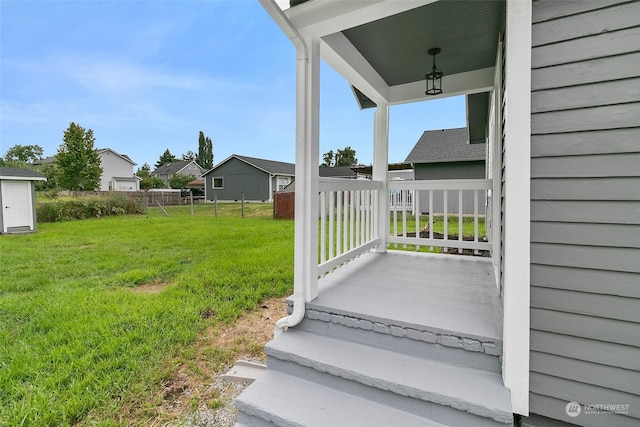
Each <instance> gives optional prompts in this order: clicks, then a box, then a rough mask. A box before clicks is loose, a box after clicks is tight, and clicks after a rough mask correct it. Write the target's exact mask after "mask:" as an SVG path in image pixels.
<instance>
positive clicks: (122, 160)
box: [34, 148, 142, 191]
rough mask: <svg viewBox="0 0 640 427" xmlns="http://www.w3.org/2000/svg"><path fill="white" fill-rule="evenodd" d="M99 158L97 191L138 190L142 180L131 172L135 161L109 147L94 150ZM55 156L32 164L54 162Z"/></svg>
mask: <svg viewBox="0 0 640 427" xmlns="http://www.w3.org/2000/svg"><path fill="white" fill-rule="evenodd" d="M96 151H97V153H98V157H99V158H100V167H101V168H102V175H101V176H100V187H99V188H98V191H140V181H141V180H142V179H141V178H139V177H138V176H136V174H135V173H134V172H133V167H134V166H135V165H136V162H134V161H133V160H131V158H129V156H127V155H126V154H120V153H118V152H116V151H115V150H112V149H111V148H99V149H97V150H96ZM55 161H56V156H49V157H46V158H44V159H42V160H38V161H36V162H34V164H45V163H54V162H55Z"/></svg>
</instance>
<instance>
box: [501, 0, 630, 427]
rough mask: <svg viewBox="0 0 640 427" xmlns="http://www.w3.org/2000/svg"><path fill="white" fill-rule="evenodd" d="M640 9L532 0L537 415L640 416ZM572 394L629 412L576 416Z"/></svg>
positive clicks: (591, 422) (596, 421)
mask: <svg viewBox="0 0 640 427" xmlns="http://www.w3.org/2000/svg"><path fill="white" fill-rule="evenodd" d="M639 16H640V2H628V3H624V2H621V1H597V2H596V1H588V2H575V1H557V0H553V1H552V0H541V1H535V2H533V34H532V44H533V49H532V72H531V78H532V99H531V107H532V117H531V133H532V137H531V156H532V158H531V352H530V356H531V358H530V362H531V364H530V371H531V372H530V409H531V412H532V413H533V414H537V415H534V416H533V417H532V418H531V419H532V420H536V419H542V420H543V421H542V422H541V423H539V424H536V425H544V422H545V421H544V419H543V418H539V416H544V417H548V418H553V419H558V420H563V421H565V422H570V423H573V424H577V425H583V426H602V425H610V426H614V425H615V426H631V425H635V426H637V425H640V262H638V261H639V260H640V67H639V66H638V64H640V25H639V23H640V21H639V20H638V17H639ZM507 167H508V165H507ZM571 401H575V402H578V403H580V404H583V405H585V404H587V405H592V404H596V405H597V404H618V405H622V406H618V411H619V412H623V414H613V413H605V414H590V413H587V412H588V411H587V409H589V408H588V407H584V406H583V407H582V408H581V410H582V412H581V413H580V414H579V415H577V416H574V417H572V416H569V414H567V411H566V408H567V403H568V402H571ZM625 405H628V406H625ZM572 415H575V413H574V414H572ZM528 425H533V424H528Z"/></svg>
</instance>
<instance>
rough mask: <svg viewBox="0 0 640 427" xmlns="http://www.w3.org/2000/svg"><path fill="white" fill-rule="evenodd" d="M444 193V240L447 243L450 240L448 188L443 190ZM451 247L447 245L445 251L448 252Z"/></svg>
mask: <svg viewBox="0 0 640 427" xmlns="http://www.w3.org/2000/svg"><path fill="white" fill-rule="evenodd" d="M442 194H443V196H442V197H443V199H444V203H443V210H444V241H445V243H446V242H447V240H449V211H448V210H447V202H448V201H449V200H448V199H449V194H448V192H447V190H443V192H442ZM448 249H449V248H447V247H446V246H445V247H444V251H445V252H447V250H448Z"/></svg>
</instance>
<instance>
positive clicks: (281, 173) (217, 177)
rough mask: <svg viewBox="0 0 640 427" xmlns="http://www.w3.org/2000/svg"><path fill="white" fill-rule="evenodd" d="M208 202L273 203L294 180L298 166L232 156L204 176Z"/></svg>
mask: <svg viewBox="0 0 640 427" xmlns="http://www.w3.org/2000/svg"><path fill="white" fill-rule="evenodd" d="M203 177H204V180H205V199H206V200H209V201H211V200H214V199H215V200H221V201H238V200H241V199H242V197H243V194H244V200H246V201H262V202H266V201H272V200H273V192H274V191H280V190H283V189H284V188H285V187H286V186H287V185H289V184H290V183H291V181H293V179H294V177H295V165H294V164H292V163H285V162H277V161H274V160H265V159H257V158H255V157H247V156H239V155H237V154H232V155H231V156H229V157H227V158H226V159H224V160H223V161H221V162H220V163H218V164H217V165H216V166H214V167H213V168H211V169H209V170H208V171H206V172H205V173H204V174H203Z"/></svg>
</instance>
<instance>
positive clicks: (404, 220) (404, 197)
mask: <svg viewBox="0 0 640 427" xmlns="http://www.w3.org/2000/svg"><path fill="white" fill-rule="evenodd" d="M402 237H407V190H402ZM402 247H403V248H405V249H406V248H407V245H406V244H404V245H402Z"/></svg>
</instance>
